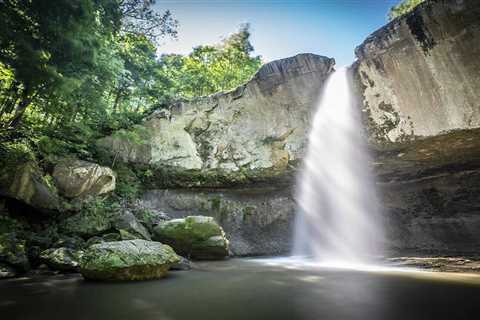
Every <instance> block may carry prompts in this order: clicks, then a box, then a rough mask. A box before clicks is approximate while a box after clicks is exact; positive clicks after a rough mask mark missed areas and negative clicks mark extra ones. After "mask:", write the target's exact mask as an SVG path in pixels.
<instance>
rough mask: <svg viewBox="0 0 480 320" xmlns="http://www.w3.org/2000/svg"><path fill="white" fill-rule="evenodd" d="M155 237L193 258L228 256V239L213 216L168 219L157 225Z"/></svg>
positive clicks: (203, 258) (204, 258)
mask: <svg viewBox="0 0 480 320" xmlns="http://www.w3.org/2000/svg"><path fill="white" fill-rule="evenodd" d="M154 239H156V240H158V241H161V242H164V243H167V244H169V245H171V246H172V247H173V248H174V249H175V251H177V252H178V253H180V254H181V255H185V256H187V257H191V258H193V259H199V260H211V259H222V258H225V257H226V256H228V240H227V238H226V237H225V233H224V232H223V229H222V228H221V227H220V226H219V225H218V224H217V223H216V222H215V220H214V219H213V218H212V217H204V216H189V217H186V218H184V219H174V220H170V221H166V222H164V223H161V224H160V225H158V226H157V227H155V229H154Z"/></svg>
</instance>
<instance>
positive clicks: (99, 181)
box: [53, 159, 115, 198]
mask: <svg viewBox="0 0 480 320" xmlns="http://www.w3.org/2000/svg"><path fill="white" fill-rule="evenodd" d="M53 178H54V180H55V184H56V186H57V187H58V191H59V192H60V194H61V195H63V196H64V197H67V198H84V197H87V196H96V195H100V194H104V193H108V192H111V191H113V190H115V174H114V172H113V171H112V169H110V168H107V167H102V166H100V165H98V164H96V163H92V162H88V161H82V160H71V159H64V160H62V161H61V162H60V163H58V164H57V165H56V166H55V168H54V171H53Z"/></svg>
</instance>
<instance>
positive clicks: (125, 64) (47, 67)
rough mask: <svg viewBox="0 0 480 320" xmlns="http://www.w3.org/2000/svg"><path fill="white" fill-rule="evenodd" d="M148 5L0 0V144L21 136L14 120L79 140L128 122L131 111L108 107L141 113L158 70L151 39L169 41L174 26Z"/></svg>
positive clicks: (142, 0)
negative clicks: (132, 108) (116, 110)
mask: <svg viewBox="0 0 480 320" xmlns="http://www.w3.org/2000/svg"><path fill="white" fill-rule="evenodd" d="M154 3H155V2H154V1H152V0H56V1H55V3H54V4H52V1H48V0H35V1H31V0H4V1H0V139H2V140H5V139H14V138H15V137H20V138H21V137H22V136H24V135H23V134H22V133H20V132H19V126H20V124H21V123H22V121H23V122H24V126H23V127H24V128H23V129H25V130H27V131H28V132H30V133H32V132H34V133H32V134H33V135H37V136H39V135H41V136H44V135H47V136H49V137H62V138H65V139H67V138H69V137H77V138H76V140H79V141H84V140H85V139H82V137H83V138H85V134H86V133H88V134H92V133H93V134H94V133H95V132H97V134H99V131H100V130H102V129H104V128H111V129H114V128H115V126H118V125H116V124H115V123H118V121H117V120H118V119H120V120H121V121H120V122H121V123H125V124H126V125H127V124H129V123H130V122H131V121H130V115H131V113H127V115H128V116H126V117H123V118H122V116H123V115H119V113H116V112H112V109H115V108H120V107H122V108H124V107H126V106H129V104H130V103H131V102H132V101H135V103H134V104H135V109H136V110H137V111H138V110H139V109H141V108H140V105H141V104H142V103H143V100H145V99H143V98H142V95H145V94H146V93H145V92H147V91H148V90H147V89H148V88H149V87H151V86H152V83H153V82H154V81H153V80H152V76H153V74H154V70H155V68H156V67H157V65H158V64H157V63H156V56H155V46H154V44H153V42H152V41H153V39H155V40H157V39H158V38H159V37H162V36H165V35H167V34H171V35H172V36H176V30H175V27H176V24H177V22H176V20H174V19H173V18H172V15H171V13H170V12H168V11H165V12H164V13H163V14H162V13H158V12H155V11H154V10H153V9H152V6H153V4H154ZM125 109H128V108H125ZM127 111H131V109H130V110H127ZM112 114H114V115H113V116H112ZM23 129H22V130H23ZM32 130H33V131H32ZM79 130H80V131H79ZM2 132H3V134H2ZM5 132H7V134H6V135H5ZM30 133H29V135H30V136H31V134H30Z"/></svg>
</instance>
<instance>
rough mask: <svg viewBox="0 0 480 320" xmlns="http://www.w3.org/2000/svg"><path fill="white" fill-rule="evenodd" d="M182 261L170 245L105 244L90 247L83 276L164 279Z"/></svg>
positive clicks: (148, 242)
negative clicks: (173, 266) (172, 267)
mask: <svg viewBox="0 0 480 320" xmlns="http://www.w3.org/2000/svg"><path fill="white" fill-rule="evenodd" d="M179 261H180V258H179V257H178V256H177V254H176V253H175V252H174V251H173V249H172V248H171V247H169V246H168V245H164V244H162V243H160V242H154V241H146V240H128V241H117V242H105V243H99V244H94V245H92V246H90V247H89V248H88V249H87V250H86V252H85V254H84V255H83V257H82V259H81V262H80V272H81V273H82V275H83V276H84V277H85V278H86V279H92V280H147V279H157V278H161V277H164V276H165V274H166V273H167V271H168V270H169V269H170V266H172V265H173V264H175V263H178V262H179Z"/></svg>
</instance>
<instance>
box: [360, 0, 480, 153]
mask: <svg viewBox="0 0 480 320" xmlns="http://www.w3.org/2000/svg"><path fill="white" fill-rule="evenodd" d="M479 16H480V3H479V2H478V1H476V0H458V1H450V0H430V1H426V2H425V3H423V4H421V5H420V6H418V7H417V8H416V9H415V10H414V11H413V12H411V13H408V14H407V15H405V16H402V17H400V18H397V19H395V20H394V21H392V22H391V23H389V24H388V25H386V26H385V27H383V28H381V29H379V30H378V31H376V32H375V33H373V34H372V35H371V36H369V37H368V38H367V39H366V40H365V42H364V43H363V44H361V45H360V46H359V47H358V48H357V49H356V55H357V57H358V62H357V64H356V66H355V69H356V70H355V72H356V78H357V80H358V82H357V84H358V85H359V90H360V93H361V96H362V97H361V100H362V102H363V111H364V113H365V116H366V118H367V120H368V121H367V128H368V130H369V134H370V138H371V141H372V143H374V144H376V145H377V146H379V145H380V146H381V145H384V144H385V143H388V142H401V141H406V140H412V139H415V138H417V137H429V136H435V135H438V134H440V133H443V132H447V131H451V130H457V129H472V128H478V127H480V102H479V101H480V99H479V97H480V61H479V60H478V56H479V55H480V19H479V18H478V17H479Z"/></svg>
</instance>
